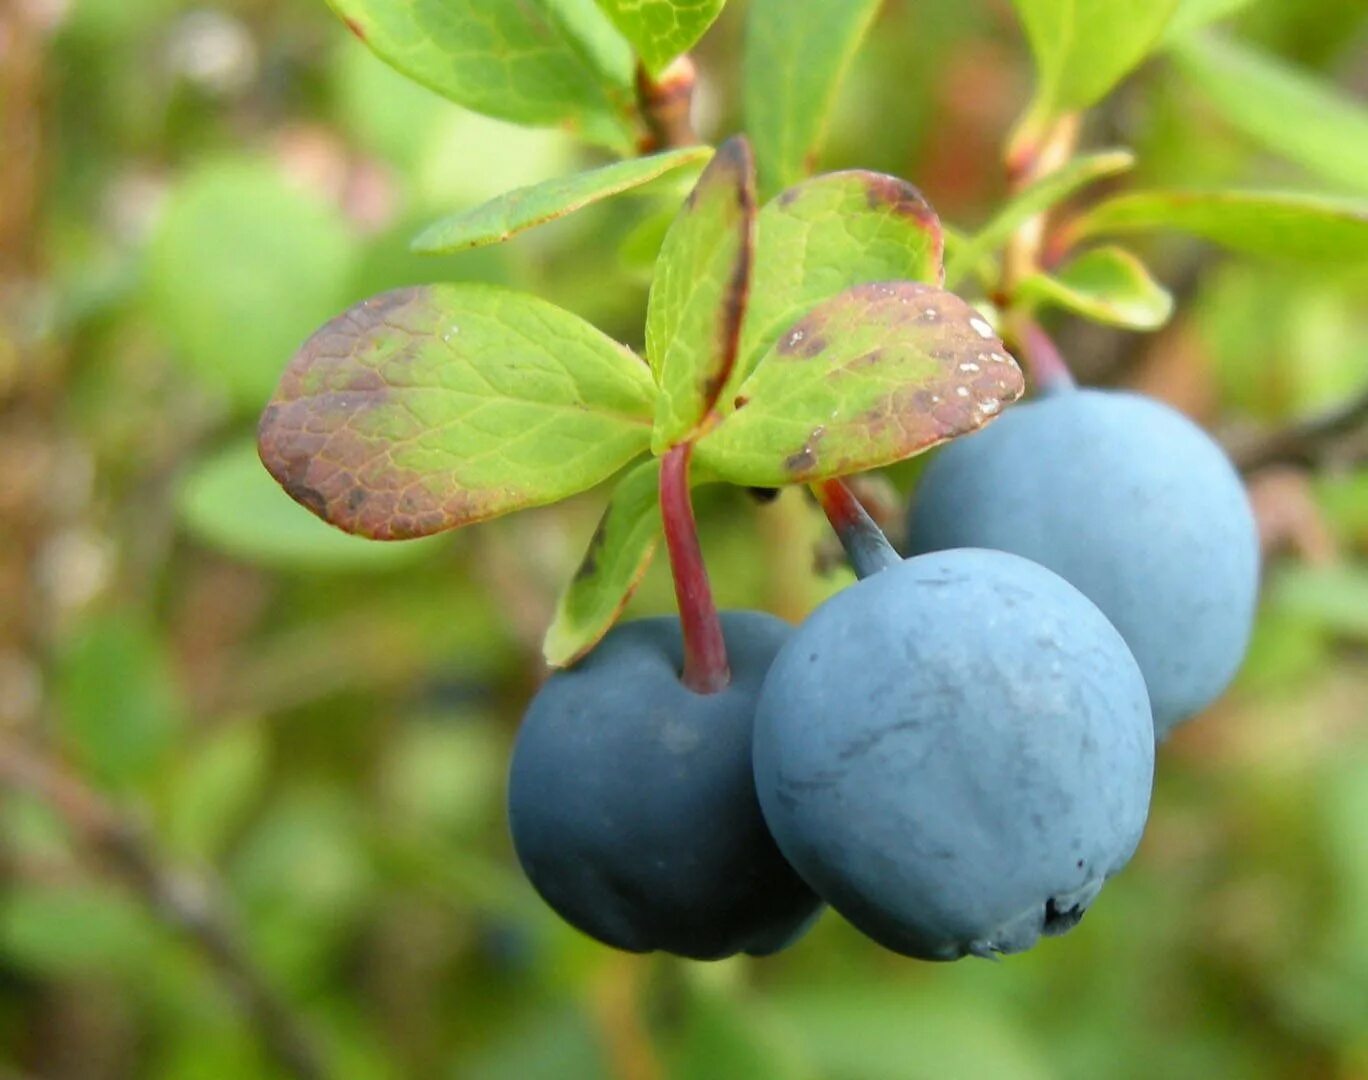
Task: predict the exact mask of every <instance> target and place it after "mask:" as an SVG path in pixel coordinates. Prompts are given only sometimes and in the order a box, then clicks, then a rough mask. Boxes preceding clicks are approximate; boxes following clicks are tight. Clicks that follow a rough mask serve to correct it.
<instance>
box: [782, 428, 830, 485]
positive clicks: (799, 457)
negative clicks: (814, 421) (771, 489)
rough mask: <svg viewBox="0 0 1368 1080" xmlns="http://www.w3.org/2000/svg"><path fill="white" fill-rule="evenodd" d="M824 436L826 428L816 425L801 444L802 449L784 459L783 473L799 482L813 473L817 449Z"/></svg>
mask: <svg viewBox="0 0 1368 1080" xmlns="http://www.w3.org/2000/svg"><path fill="white" fill-rule="evenodd" d="M825 434H826V428H825V427H824V426H823V425H821V424H818V425H817V426H816V427H815V428H813V429H812V431H811V433H810V434H809V435H808V437H807V439H806V440H805V441H804V442H803V445H802V448H801V449H799V450H798V451H797V452H796V453H793V454H790V455H789V456H788V457H786V458H785V459H784V471H785V472H787V473H788V474H789V475H790V476H791V477H793V479H795V480H800V479H802V478H803V477H804V476H806V475H808V474H809V473H811V472H813V471H814V470H815V469H816V468H817V447H818V444H820V443H821V441H822V437H823V436H824V435H825Z"/></svg>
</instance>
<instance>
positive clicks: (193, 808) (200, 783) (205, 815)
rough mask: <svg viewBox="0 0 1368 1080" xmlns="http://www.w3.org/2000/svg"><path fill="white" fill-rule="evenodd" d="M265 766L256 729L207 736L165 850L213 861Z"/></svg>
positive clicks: (166, 828)
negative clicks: (167, 848)
mask: <svg viewBox="0 0 1368 1080" xmlns="http://www.w3.org/2000/svg"><path fill="white" fill-rule="evenodd" d="M257 471H258V472H260V471H261V469H260V467H259V466H258V468H257ZM320 528H322V526H320ZM357 543H365V541H364V540H358V541H357ZM371 546H372V547H374V546H377V545H371ZM268 764H269V762H268V745H267V740H266V736H265V733H264V732H263V730H262V726H261V725H260V724H257V723H252V722H250V721H248V720H243V719H235V720H232V721H230V722H227V723H224V724H222V725H221V726H220V727H218V728H217V729H216V730H214V731H211V732H210V733H209V734H208V735H207V736H206V737H205V738H204V739H202V740H201V741H200V742H199V743H198V744H197V745H196V746H195V747H194V749H193V751H192V753H191V754H190V755H189V756H188V757H187V759H186V760H185V762H184V763H183V764H182V766H181V767H180V768H179V769H178V770H177V771H176V773H175V774H174V776H173V779H172V782H171V784H170V785H169V789H170V790H169V797H168V799H167V804H166V807H165V809H164V811H163V814H162V818H163V822H164V823H163V826H162V831H163V834H164V835H165V836H166V839H167V842H168V845H169V846H170V847H171V848H172V849H173V850H174V851H175V852H177V853H180V854H182V855H187V856H193V857H195V858H198V859H205V860H212V859H213V858H214V857H215V856H216V855H218V854H219V853H220V852H221V851H222V850H223V846H224V844H225V843H226V842H227V841H228V839H229V837H230V836H231V835H232V833H233V830H234V829H236V828H237V827H238V826H240V825H241V824H242V822H243V820H244V819H245V817H246V815H247V812H248V810H249V809H250V807H251V805H252V802H253V801H254V800H255V799H256V798H258V797H259V796H260V794H261V792H262V790H263V789H264V787H265V783H266V779H267V776H266V773H267V767H268Z"/></svg>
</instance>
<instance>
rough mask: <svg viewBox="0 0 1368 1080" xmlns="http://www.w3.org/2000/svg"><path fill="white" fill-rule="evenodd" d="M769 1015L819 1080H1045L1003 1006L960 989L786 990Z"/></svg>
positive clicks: (1040, 1061) (1038, 1059)
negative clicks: (901, 1079) (900, 1079)
mask: <svg viewBox="0 0 1368 1080" xmlns="http://www.w3.org/2000/svg"><path fill="white" fill-rule="evenodd" d="M770 1003H771V1005H772V1008H773V1011H774V1012H775V1013H776V1014H777V1015H778V1016H779V1017H780V1018H781V1019H783V1020H784V1021H786V1023H787V1025H788V1030H789V1032H790V1035H791V1037H792V1038H793V1039H794V1040H796V1041H797V1043H798V1044H799V1046H800V1047H801V1048H802V1049H803V1050H804V1051H805V1056H806V1057H807V1059H808V1060H810V1061H811V1062H812V1063H813V1065H814V1067H815V1068H816V1069H817V1071H818V1072H819V1074H820V1075H822V1076H840V1077H845V1078H849V1080H884V1078H885V1077H892V1076H907V1077H918V1078H920V1077H990V1076H991V1077H993V1078H994V1080H1046V1078H1047V1077H1049V1076H1052V1075H1054V1073H1053V1072H1052V1070H1051V1069H1050V1068H1048V1067H1047V1064H1046V1061H1045V1059H1044V1057H1043V1055H1042V1054H1041V1052H1040V1050H1039V1049H1038V1048H1037V1047H1035V1046H1034V1045H1032V1043H1031V1041H1030V1040H1029V1038H1028V1037H1027V1036H1026V1034H1025V1033H1024V1032H1022V1031H1021V1030H1019V1029H1018V1028H1017V1027H1016V1026H1015V1025H1013V1024H1012V1023H1010V1022H1009V1020H1008V1019H1007V1017H1006V1016H1004V1015H1003V1013H1002V1011H1001V1009H1000V1008H999V1009H995V1008H993V1007H992V1005H991V1004H990V1003H989V1002H985V1001H982V1000H979V999H976V998H971V997H967V996H966V995H965V994H964V993H963V992H961V993H960V994H958V995H954V996H949V997H946V996H942V995H937V994H934V993H929V992H927V991H926V990H922V991H920V992H917V991H909V990H907V989H903V988H902V987H901V986H899V985H897V984H893V983H888V982H885V983H883V984H881V985H878V986H872V985H869V984H866V985H862V986H859V985H857V986H851V985H849V984H844V983H842V984H839V985H826V986H820V985H817V986H814V985H808V986H802V987H798V986H795V987H789V988H787V989H783V990H781V991H778V992H775V993H774V994H772V995H771V997H770Z"/></svg>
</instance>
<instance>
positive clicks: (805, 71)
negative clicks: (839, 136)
mask: <svg viewBox="0 0 1368 1080" xmlns="http://www.w3.org/2000/svg"><path fill="white" fill-rule="evenodd" d="M879 4H880V0H751V6H750V15H749V19H748V21H747V23H746V44H745V56H744V61H745V62H744V64H743V66H742V72H743V76H742V78H743V84H742V88H741V93H742V108H743V111H744V113H745V118H746V131H747V132H749V133H750V137H751V138H752V139H753V140H754V142H755V156H756V161H757V163H758V168H759V177H760V194H761V196H762V197H763V198H769V197H770V196H771V195H773V194H774V193H775V192H777V191H779V190H780V189H781V188H785V187H788V186H789V185H790V184H792V183H795V182H796V181H798V180H800V179H801V178H802V177H804V176H806V175H807V174H808V173H810V172H812V166H813V161H814V160H815V158H816V156H817V154H818V152H819V151H820V149H821V145H822V142H823V141H824V140H825V138H826V129H827V125H828V123H829V122H830V120H831V113H832V110H833V108H834V107H835V104H836V95H837V93H838V91H839V90H840V88H841V83H842V82H843V81H844V80H845V75H846V71H847V70H848V69H849V68H850V64H851V61H852V60H854V58H855V53H856V52H857V51H858V50H859V48H860V43H861V42H862V41H863V40H864V37H865V34H866V33H868V32H869V27H870V26H871V25H872V24H873V22H874V16H875V15H877V14H878V11H879Z"/></svg>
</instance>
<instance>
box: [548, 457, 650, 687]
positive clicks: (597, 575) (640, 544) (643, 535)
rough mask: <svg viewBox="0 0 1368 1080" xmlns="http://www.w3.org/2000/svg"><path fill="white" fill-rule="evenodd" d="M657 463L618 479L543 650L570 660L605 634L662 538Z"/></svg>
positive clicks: (560, 663)
mask: <svg viewBox="0 0 1368 1080" xmlns="http://www.w3.org/2000/svg"><path fill="white" fill-rule="evenodd" d="M660 529H661V523H660V462H659V461H658V460H656V459H652V460H650V461H645V462H642V463H641V464H640V465H638V466H637V467H636V468H634V469H633V470H632V471H631V472H629V473H628V474H627V475H626V476H624V477H623V478H622V480H620V481H619V482H618V486H617V488H616V489H615V490H614V491H613V496H612V499H611V500H610V501H609V503H608V506H607V508H606V509H605V510H604V511H603V517H602V518H600V519H599V523H598V528H597V529H595V530H594V535H593V536H592V537H591V538H590V540H589V548H588V550H587V551H585V553H584V558H583V559H582V560H581V561H580V565H579V569H578V570H576V571H575V576H574V578H573V579H572V580H571V582H570V584H569V586H567V588H566V590H565V591H564V592H563V593H562V594H561V597H560V600H559V602H558V603H557V604H556V617H555V619H554V620H553V621H552V623H551V627H550V629H549V630H547V632H546V641H545V642H544V644H543V646H542V652H543V653H544V655H545V656H546V662H547V663H548V664H550V665H551V666H552V667H565V666H567V665H569V664H573V663H574V662H575V661H576V660H578V659H579V658H580V657H581V656H583V655H584V654H585V653H587V652H588V651H589V650H590V649H592V648H593V647H594V646H595V645H597V644H598V643H599V641H600V640H601V639H602V638H603V635H604V634H606V633H607V632H608V631H609V630H610V629H612V626H613V623H614V622H616V621H617V617H618V616H619V615H620V614H621V613H622V609H623V608H624V607H625V606H626V604H627V601H628V600H629V599H631V596H632V593H633V591H634V590H635V589H636V587H637V584H638V583H639V582H640V581H641V576H642V575H643V574H644V573H646V568H647V567H648V566H649V565H650V563H651V557H652V556H653V555H654V554H655V549H656V545H657V543H658V542H659V540H660Z"/></svg>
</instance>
